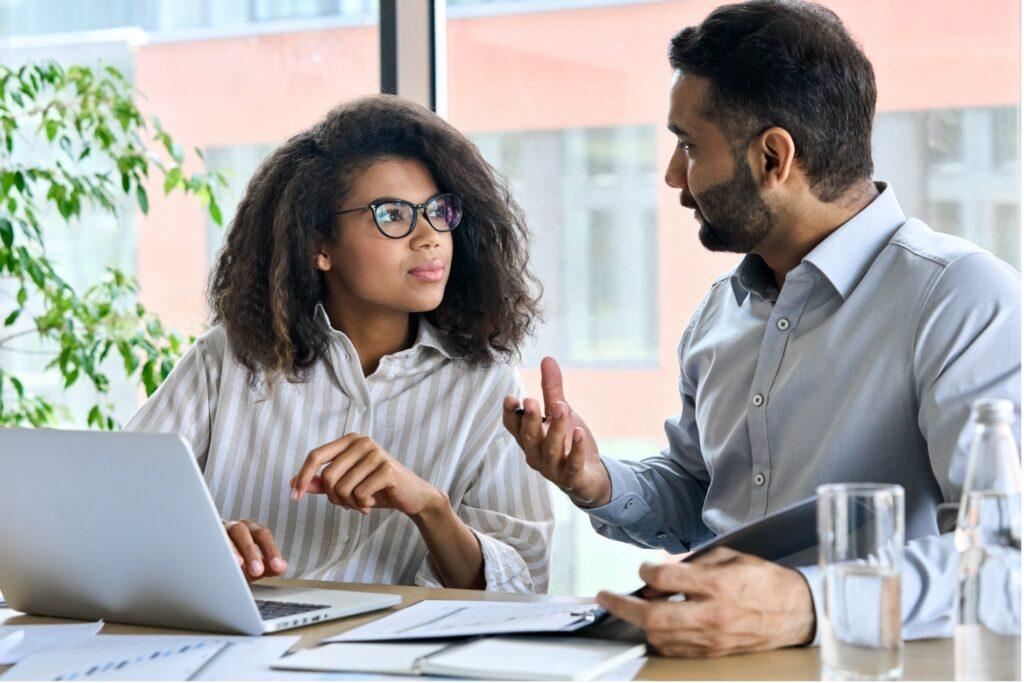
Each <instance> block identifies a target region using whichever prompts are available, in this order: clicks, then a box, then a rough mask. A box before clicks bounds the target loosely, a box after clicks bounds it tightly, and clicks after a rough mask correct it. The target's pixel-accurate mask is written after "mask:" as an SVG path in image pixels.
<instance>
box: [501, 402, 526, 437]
mask: <svg viewBox="0 0 1024 683" xmlns="http://www.w3.org/2000/svg"><path fill="white" fill-rule="evenodd" d="M501 408H502V410H501V422H502V424H504V425H505V429H507V430H508V432H509V434H511V435H512V436H517V435H518V434H519V423H520V422H521V421H522V419H523V418H522V417H521V416H520V415H519V414H518V413H517V412H516V411H517V410H519V398H518V397H516V396H506V397H505V400H504V401H503V402H502V405H501Z"/></svg>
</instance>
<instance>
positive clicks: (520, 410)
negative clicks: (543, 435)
mask: <svg viewBox="0 0 1024 683" xmlns="http://www.w3.org/2000/svg"><path fill="white" fill-rule="evenodd" d="M525 414H526V409H525V408H516V415H518V416H519V417H522V416H523V415H525ZM540 421H541V422H547V421H548V418H546V417H542V418H540Z"/></svg>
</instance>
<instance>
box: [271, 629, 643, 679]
mask: <svg viewBox="0 0 1024 683" xmlns="http://www.w3.org/2000/svg"><path fill="white" fill-rule="evenodd" d="M643 654H644V646H643V645H635V644H631V643H618V642H613V641H604V640H594V639H590V638H566V637H563V636H552V637H546V638H540V637H536V636H532V637H525V638H524V637H509V638H481V639H478V640H473V641H470V642H468V643H450V642H437V641H434V642H424V643H328V644H325V645H321V646H320V647H315V648H312V649H309V650H300V651H299V652H297V653H295V654H293V655H289V656H287V657H284V658H282V659H281V660H280V661H278V662H276V663H275V664H274V665H273V666H274V668H275V669H279V670H288V671H317V672H355V673H362V674H367V673H369V674H378V675H381V674H391V675H396V674H397V675H401V674H404V675H433V676H458V677H464V678H474V679H497V680H513V681H522V680H579V681H585V680H586V681H589V680H601V679H606V680H619V681H622V680H632V679H633V677H635V676H636V674H637V673H638V672H639V671H640V669H641V668H642V667H643V665H644V662H645V661H646V660H644V659H643V658H642V657H643Z"/></svg>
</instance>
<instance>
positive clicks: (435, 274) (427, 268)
mask: <svg viewBox="0 0 1024 683" xmlns="http://www.w3.org/2000/svg"><path fill="white" fill-rule="evenodd" d="M409 275H412V276H413V277H414V278H416V279H418V280H423V281H424V282H440V281H441V280H443V279H444V263H442V262H441V261H428V262H426V263H423V264H421V265H418V266H416V267H415V268H413V269H412V270H410V271H409Z"/></svg>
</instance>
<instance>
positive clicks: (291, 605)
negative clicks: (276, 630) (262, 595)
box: [256, 600, 330, 619]
mask: <svg viewBox="0 0 1024 683" xmlns="http://www.w3.org/2000/svg"><path fill="white" fill-rule="evenodd" d="M256 607H257V609H259V611H260V617H261V618H263V619H278V618H280V617H290V616H292V615H293V614H302V613H303V612H314V611H316V610H319V609H327V608H328V607H330V605H308V604H306V603H303V602H280V601H278V600H257V601H256Z"/></svg>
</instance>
